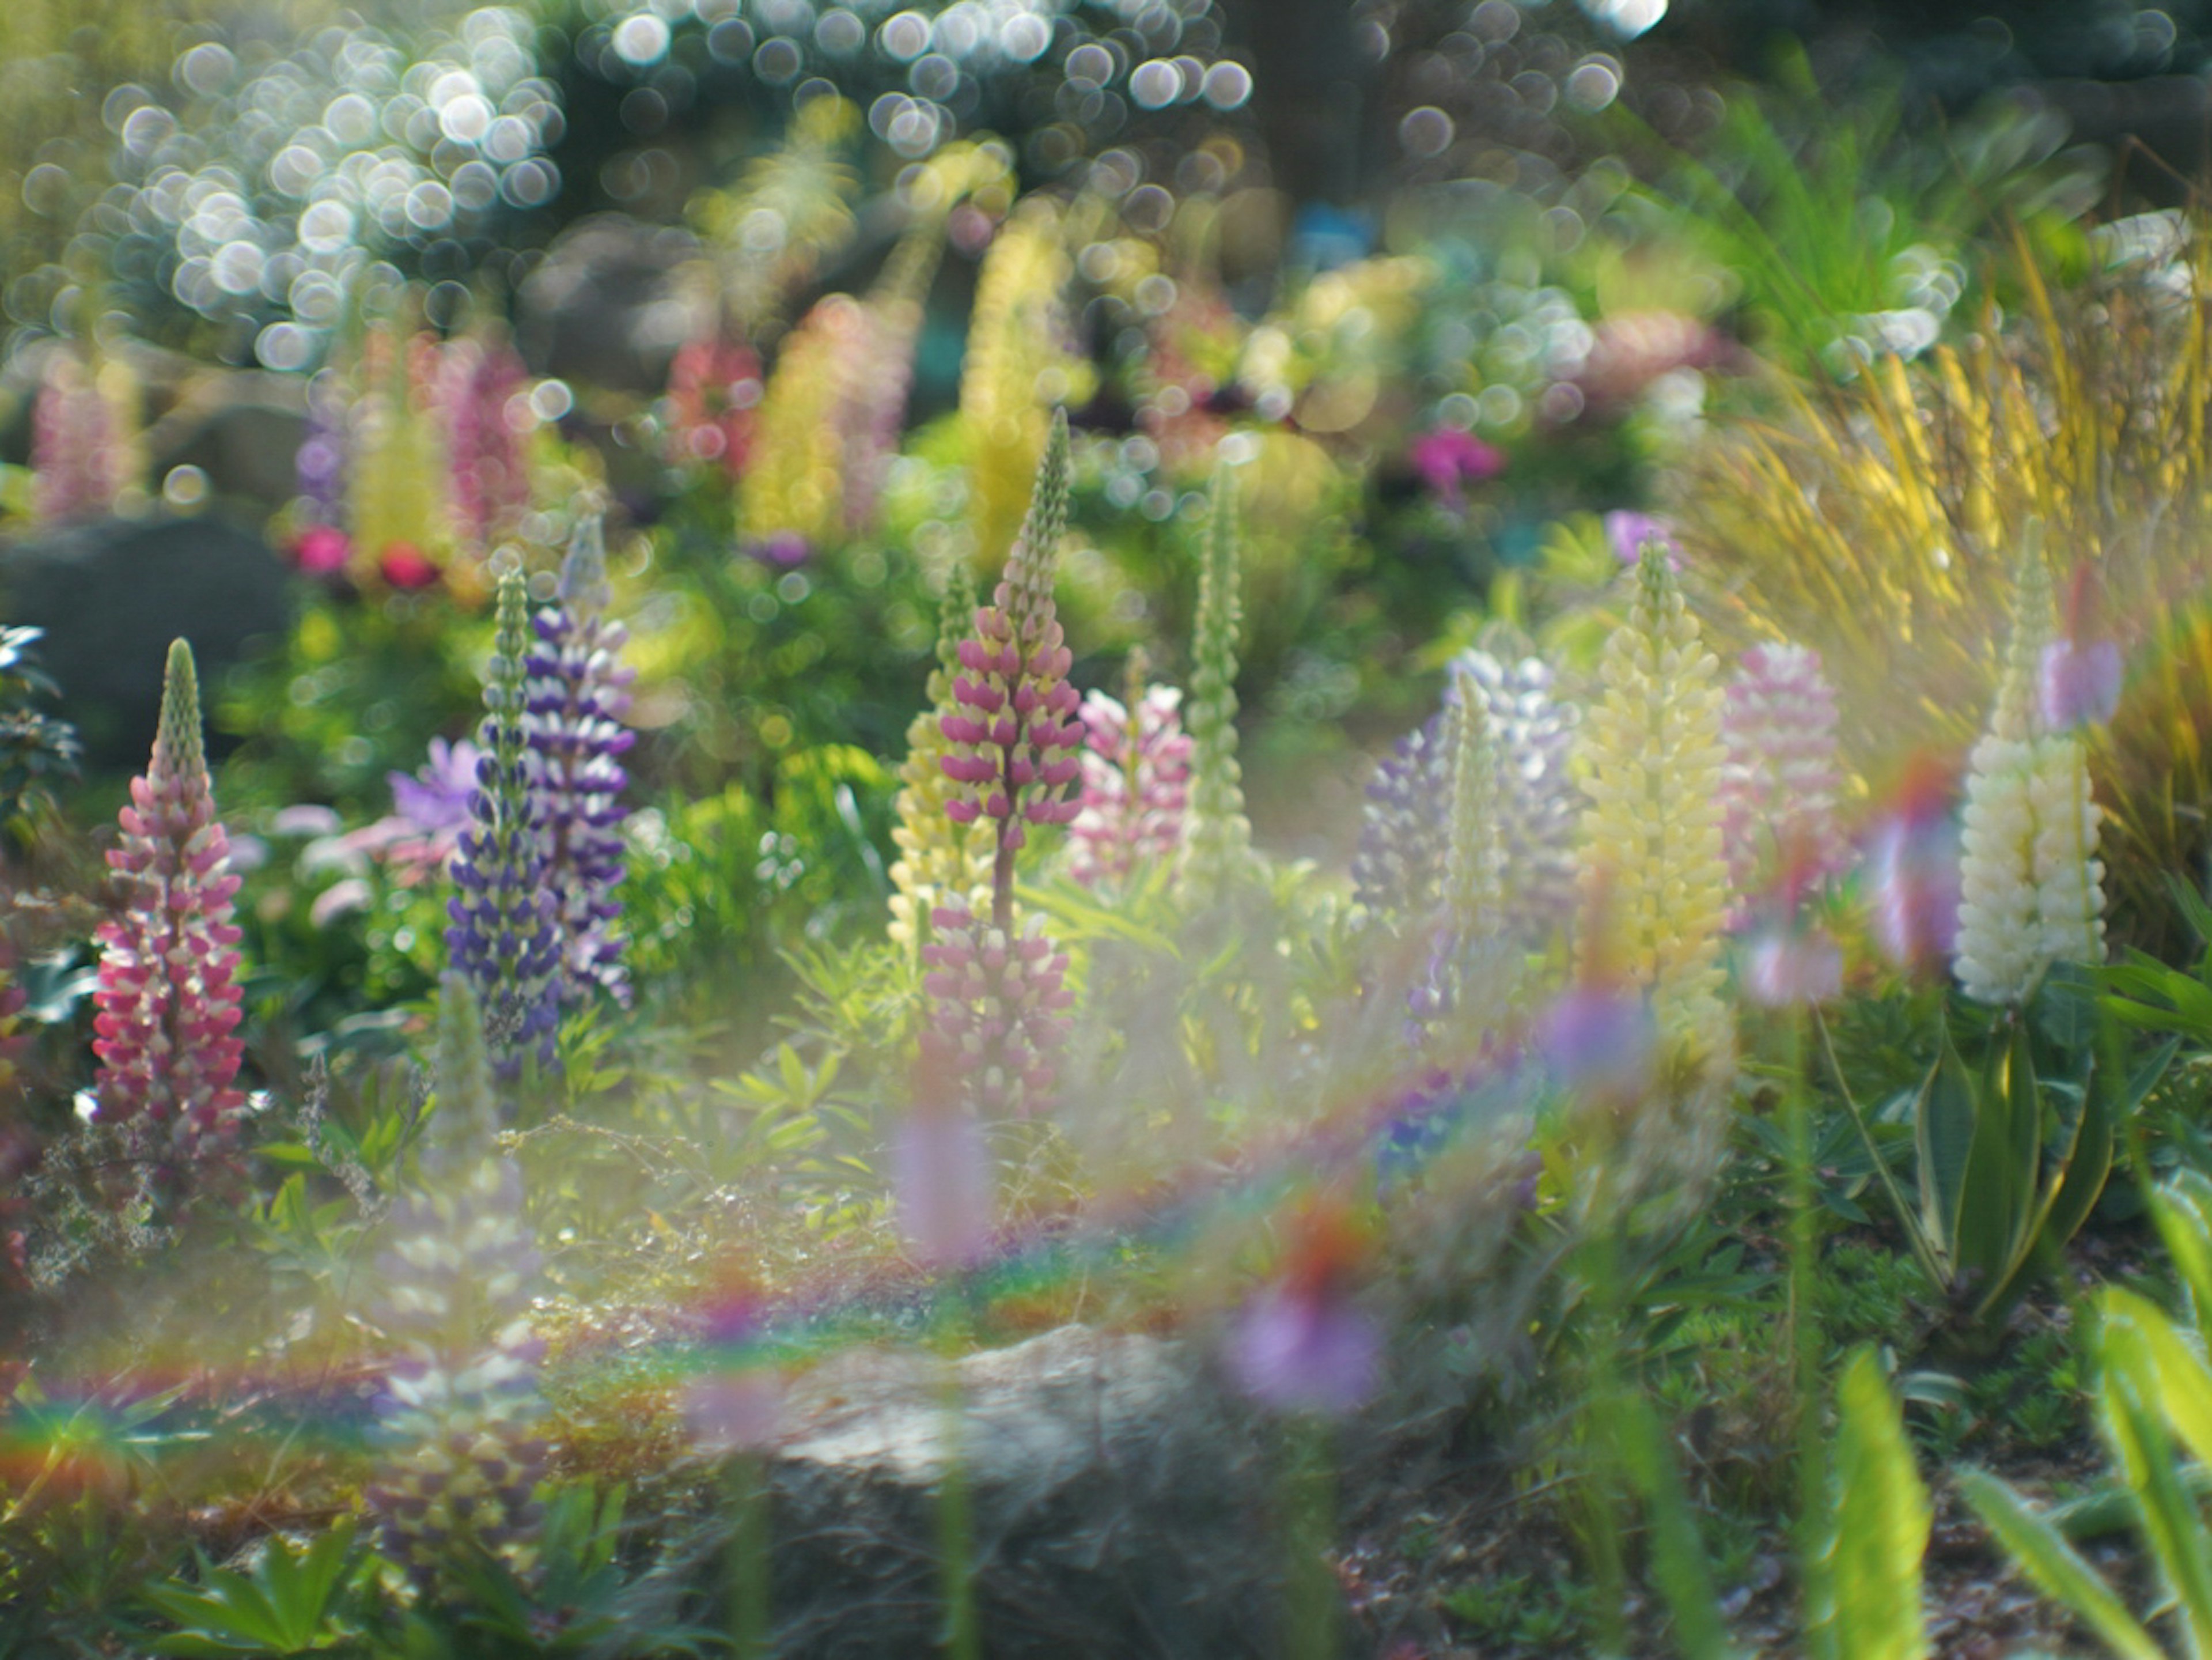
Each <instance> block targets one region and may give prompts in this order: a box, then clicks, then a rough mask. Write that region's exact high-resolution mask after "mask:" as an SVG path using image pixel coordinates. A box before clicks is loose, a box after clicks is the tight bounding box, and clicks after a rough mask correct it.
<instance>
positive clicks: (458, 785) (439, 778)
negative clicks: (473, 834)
mask: <svg viewBox="0 0 2212 1660" xmlns="http://www.w3.org/2000/svg"><path fill="white" fill-rule="evenodd" d="M482 761H483V751H481V750H479V749H477V746H476V745H474V744H471V742H469V740H468V739H465V738H464V739H461V740H460V741H459V743H457V744H448V743H447V741H446V740H445V739H442V738H433V739H431V740H430V758H429V759H428V760H427V761H425V762H424V763H422V766H421V767H419V768H417V769H416V771H415V772H413V773H412V774H409V773H404V772H393V773H387V774H386V775H385V778H386V782H388V783H389V784H390V785H391V786H392V806H393V808H394V809H395V810H396V811H397V812H398V814H399V816H400V817H401V818H404V819H405V820H406V821H407V822H408V824H410V826H412V827H413V828H414V829H415V830H419V831H420V832H421V833H422V834H423V835H425V836H435V835H437V834H438V833H439V832H441V831H444V830H465V829H466V828H467V827H468V823H469V797H470V796H471V795H472V794H475V791H476V784H477V769H478V767H479V765H480V763H482Z"/></svg>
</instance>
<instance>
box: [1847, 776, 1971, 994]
mask: <svg viewBox="0 0 2212 1660" xmlns="http://www.w3.org/2000/svg"><path fill="white" fill-rule="evenodd" d="M1949 796H1950V778H1949V775H1948V773H1947V772H1946V771H1945V770H1944V769H1942V767H1941V766H1939V765H1938V764H1937V763H1935V762H1934V761H1933V760H1931V759H1929V757H1924V756H1923V757H1919V758H1918V759H1917V760H1915V761H1914V762H1913V763H1912V764H1911V766H1910V767H1909V768H1908V769H1906V772H1905V779H1904V781H1903V782H1902V783H1901V784H1900V785H1899V787H1898V789H1897V791H1896V792H1895V794H1893V796H1892V798H1891V800H1890V802H1889V804H1888V806H1887V807H1886V808H1885V809H1884V810H1883V812H1881V815H1880V817H1879V818H1876V820H1875V826H1874V830H1873V833H1872V835H1871V836H1869V839H1868V842H1867V883H1868V897H1869V904H1870V905H1871V908H1872V909H1873V912H1874V915H1873V923H1874V935H1875V941H1876V942H1877V943H1878V944H1879V945H1880V946H1881V948H1882V951H1883V952H1885V953H1886V954H1887V956H1888V958H1889V959H1890V960H1891V961H1892V962H1893V963H1895V964H1897V965H1898V966H1899V967H1900V968H1903V969H1905V970H1911V971H1914V972H1919V971H1922V970H1928V969H1930V968H1933V967H1936V965H1938V964H1940V963H1942V961H1943V960H1944V959H1945V958H1948V957H1949V955H1950V954H1951V949H1952V947H1953V946H1954V944H1955V943H1956V942H1957V939H1958V933H1959V838H1958V835H1957V833H1956V832H1955V831H1954V830H1953V829H1952V826H1951V815H1950V806H1949Z"/></svg>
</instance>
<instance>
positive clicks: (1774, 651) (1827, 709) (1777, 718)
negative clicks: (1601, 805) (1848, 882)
mask: <svg viewBox="0 0 2212 1660" xmlns="http://www.w3.org/2000/svg"><path fill="white" fill-rule="evenodd" d="M1722 727H1723V733H1724V736H1725V738H1726V741H1727V745H1728V762H1727V764H1726V766H1725V767H1724V768H1723V770H1722V774H1721V800H1722V807H1723V818H1722V821H1721V836H1722V841H1723V845H1724V846H1725V847H1726V848H1727V851H1728V861H1729V877H1730V879H1732V881H1733V882H1734V884H1735V891H1736V893H1737V894H1738V896H1739V897H1747V896H1749V895H1752V894H1754V893H1756V892H1758V891H1759V890H1760V889H1761V888H1762V887H1763V886H1765V885H1766V884H1767V883H1768V882H1770V881H1771V880H1773V879H1776V878H1777V877H1778V876H1779V875H1780V874H1781V868H1782V863H1783V860H1784V858H1785V857H1787V858H1788V859H1789V860H1791V861H1793V862H1794V863H1795V865H1796V873H1795V874H1796V878H1797V879H1800V880H1801V881H1802V882H1805V883H1807V884H1809V885H1812V886H1818V885H1819V884H1820V882H1822V881H1824V880H1826V879H1829V878H1831V877H1836V876H1840V875H1842V874H1843V873H1844V871H1846V870H1848V869H1849V868H1850V860H1851V848H1850V842H1849V841H1848V840H1847V839H1846V838H1845V837H1844V833H1843V829H1842V826H1841V825H1840V824H1839V823H1838V818H1839V817H1840V814H1841V808H1842V800H1841V798H1842V794H1843V788H1844V775H1843V769H1842V768H1841V767H1840V766H1839V765H1838V763H1837V760H1836V694H1835V692H1834V690H1832V688H1831V687H1830V686H1829V684H1828V683H1827V680H1826V678H1825V677H1823V676H1822V674H1821V672H1820V654H1819V653H1818V652H1815V651H1811V650H1808V649H1807V648H1805V647H1803V646H1793V645H1759V646H1753V647H1752V648H1750V649H1749V650H1748V651H1747V652H1745V653H1744V654H1743V657H1742V659H1741V666H1740V667H1739V668H1738V669H1737V671H1736V672H1735V675H1734V676H1733V677H1732V678H1730V679H1729V686H1728V708H1727V713H1726V714H1724V715H1723V717H1722ZM1737 915H1738V920H1741V915H1742V908H1741V906H1739V908H1738V913H1737Z"/></svg>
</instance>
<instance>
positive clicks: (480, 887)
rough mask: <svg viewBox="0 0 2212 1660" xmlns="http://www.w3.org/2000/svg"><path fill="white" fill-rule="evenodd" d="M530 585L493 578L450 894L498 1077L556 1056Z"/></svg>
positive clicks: (453, 931) (455, 951) (464, 966)
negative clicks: (528, 1060)
mask: <svg viewBox="0 0 2212 1660" xmlns="http://www.w3.org/2000/svg"><path fill="white" fill-rule="evenodd" d="M528 642H529V599H528V587H527V583H526V579H525V578H524V576H523V575H522V573H521V572H520V570H509V571H507V572H506V573H505V574H504V575H501V578H500V579H499V616H498V627H497V632H496V633H495V635H494V636H493V640H492V657H491V665H490V667H489V671H488V672H487V673H486V675H485V678H484V708H485V709H486V711H487V713H486V714H485V715H484V718H483V726H482V727H481V728H480V729H479V730H478V733H477V745H478V746H479V748H480V749H481V750H482V751H483V758H482V759H481V760H480V761H479V762H478V763H477V787H476V791H475V793H474V794H472V795H471V797H470V798H469V828H468V829H467V830H465V831H464V832H463V833H462V836H461V842H460V848H459V851H458V853H457V854H455V856H454V859H453V881H454V883H455V885H457V886H458V888H459V892H457V893H456V894H455V895H454V896H453V898H452V899H451V900H450V901H448V902H447V913H448V915H450V916H451V917H452V919H453V921H452V926H451V927H448V928H447V930H446V950H447V954H448V955H449V957H450V958H451V959H452V962H453V966H454V967H455V968H457V969H459V970H460V971H461V973H462V974H463V975H464V976H466V978H467V979H468V981H469V983H470V986H471V988H472V989H473V990H475V992H476V993H477V998H478V1000H479V1001H480V1002H481V1003H482V1005H483V1013H484V1019H485V1023H486V1024H485V1035H486V1037H488V1038H489V1041H490V1043H491V1048H492V1053H493V1055H494V1056H495V1059H496V1060H497V1061H498V1064H499V1067H500V1070H501V1074H502V1075H512V1074H513V1072H514V1071H515V1070H516V1069H517V1068H518V1067H520V1064H521V1056H522V1053H523V1051H524V1049H526V1048H530V1047H533V1046H534V1047H535V1049H537V1052H538V1057H539V1059H540V1060H541V1061H549V1062H550V1061H551V1060H552V1058H553V1039H554V1032H555V1028H556V1025H557V1023H558V1019H559V1002H558V1000H559V994H560V984H559V981H558V978H557V976H558V974H559V971H560V968H561V950H560V941H559V936H558V934H557V933H556V931H555V926H554V924H555V918H554V902H553V896H552V894H551V892H550V891H549V889H548V887H547V885H546V859H545V848H544V840H543V837H542V836H541V833H540V825H539V822H538V807H537V802H536V800H535V796H534V794H533V792H532V787H531V776H530V774H531V763H530V759H529V757H528V754H527V745H528V739H527V735H526V734H527V726H526V697H525V691H524V677H525V675H526V672H527V670H526V664H525V660H524V653H525V651H526V648H527V646H528Z"/></svg>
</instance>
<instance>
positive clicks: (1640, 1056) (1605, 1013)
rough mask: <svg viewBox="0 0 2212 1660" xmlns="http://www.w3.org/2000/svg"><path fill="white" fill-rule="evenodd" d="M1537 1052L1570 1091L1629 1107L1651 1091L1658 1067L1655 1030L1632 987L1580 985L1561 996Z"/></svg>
mask: <svg viewBox="0 0 2212 1660" xmlns="http://www.w3.org/2000/svg"><path fill="white" fill-rule="evenodd" d="M1536 1043H1537V1050H1538V1052H1539V1053H1540V1054H1541V1055H1542V1056H1543V1059H1544V1064H1545V1067H1546V1069H1547V1071H1548V1072H1549V1073H1550V1074H1551V1076H1552V1078H1553V1079H1554V1080H1555V1081H1556V1082H1557V1083H1558V1084H1559V1085H1560V1087H1562V1088H1563V1089H1565V1090H1567V1091H1570V1092H1571V1093H1574V1094H1577V1095H1583V1096H1587V1097H1589V1098H1593V1099H1595V1100H1600V1101H1629V1100H1633V1099H1634V1098H1636V1097H1637V1096H1638V1095H1639V1094H1641V1093H1642V1092H1643V1091H1644V1089H1645V1088H1646V1087H1648V1086H1649V1085H1650V1082H1651V1079H1652V1078H1653V1076H1654V1073H1655V1071H1656V1067H1657V1063H1658V1055H1659V1029H1658V1026H1657V1024H1656V1022H1655V1021H1654V1020H1653V1018H1652V1017H1651V1009H1650V1004H1649V1003H1647V1002H1646V1001H1645V1000H1644V998H1643V997H1641V996H1639V995H1638V994H1637V992H1636V990H1635V988H1633V987H1630V986H1625V985H1620V984H1613V983H1607V982H1605V981H1603V980H1595V979H1591V980H1584V981H1582V982H1578V983H1577V984H1575V985H1573V986H1571V987H1569V988H1567V990H1565V992H1563V993H1561V994H1560V995H1559V998H1558V999H1557V1000H1555V1001H1554V1002H1553V1004H1552V1006H1551V1007H1550V1008H1548V1009H1547V1010H1546V1011H1545V1012H1544V1015H1543V1018H1542V1019H1541V1022H1540V1023H1539V1025H1538V1028H1537V1035H1536Z"/></svg>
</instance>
